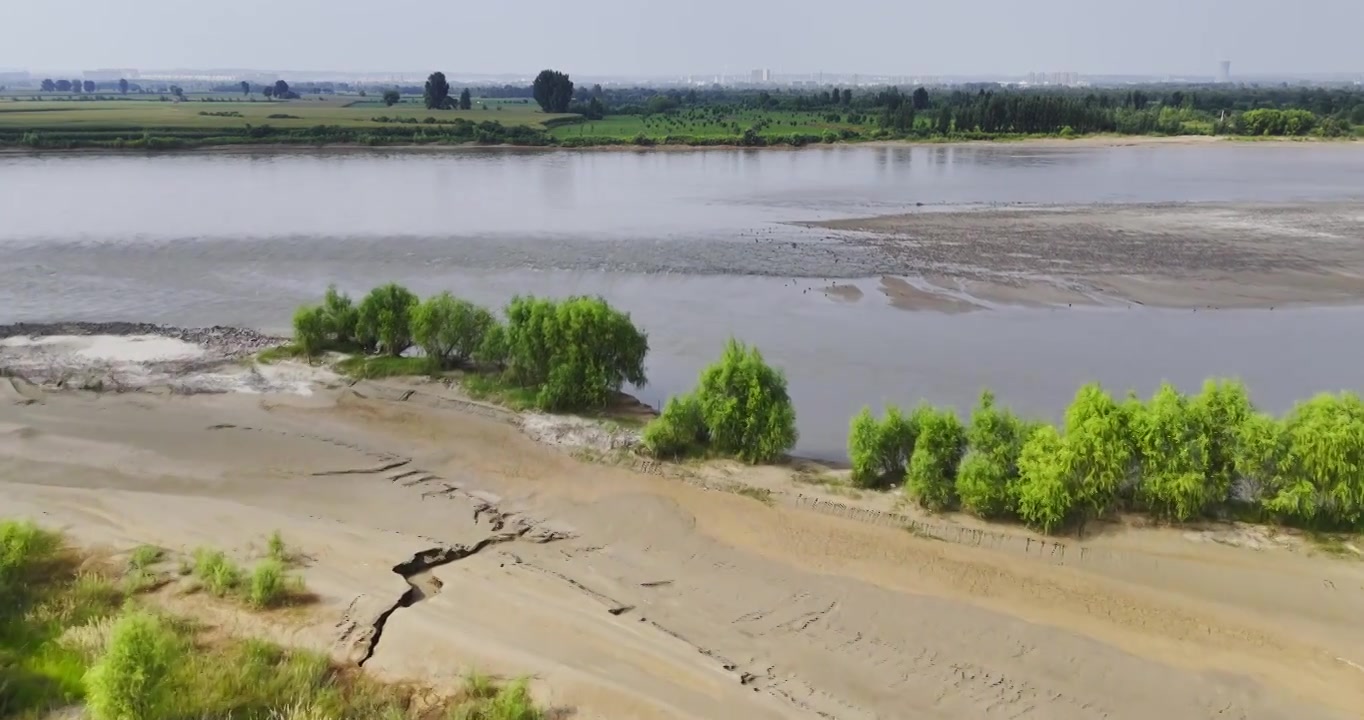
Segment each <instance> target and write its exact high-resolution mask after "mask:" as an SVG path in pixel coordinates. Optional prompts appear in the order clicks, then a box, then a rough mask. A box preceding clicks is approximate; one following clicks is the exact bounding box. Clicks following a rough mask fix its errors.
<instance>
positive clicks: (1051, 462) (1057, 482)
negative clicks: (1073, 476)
mask: <svg viewBox="0 0 1364 720" xmlns="http://www.w3.org/2000/svg"><path fill="white" fill-rule="evenodd" d="M1068 454H1069V449H1068V448H1067V447H1066V443H1065V441H1064V440H1062V438H1061V434H1060V433H1058V432H1057V431H1056V428H1055V427H1054V426H1052V425H1043V426H1041V427H1039V428H1037V429H1036V430H1034V431H1033V433H1032V435H1030V436H1029V437H1028V439H1027V441H1026V442H1024V443H1023V450H1022V452H1021V453H1020V454H1019V456H1018V475H1019V484H1018V517H1019V518H1021V519H1022V520H1023V522H1025V523H1027V524H1028V525H1029V526H1031V527H1033V528H1036V529H1038V530H1041V531H1042V532H1047V533H1050V532H1052V531H1054V530H1056V529H1057V528H1059V527H1061V525H1062V524H1063V523H1065V522H1066V519H1067V518H1068V517H1069V516H1070V514H1071V512H1072V510H1073V509H1074V506H1075V503H1076V501H1077V498H1076V496H1075V492H1074V490H1075V488H1074V487H1073V484H1072V483H1071V482H1069V477H1070V473H1069V471H1068V468H1067V466H1068V464H1069V462H1070V460H1069V458H1068V457H1067V455H1068Z"/></svg>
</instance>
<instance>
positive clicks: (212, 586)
mask: <svg viewBox="0 0 1364 720" xmlns="http://www.w3.org/2000/svg"><path fill="white" fill-rule="evenodd" d="M194 576H195V577H196V578H198V579H199V582H202V583H203V584H204V587H205V588H207V589H208V591H209V592H211V593H213V594H214V595H217V596H218V597H223V596H224V595H227V594H229V593H231V592H232V591H234V590H236V589H237V588H238V587H239V586H240V585H241V582H242V571H241V568H240V567H238V566H237V564H236V563H234V562H232V561H231V560H229V559H228V558H227V556H226V555H224V554H223V553H222V552H221V551H219V550H207V549H204V548H200V549H198V550H195V551H194Z"/></svg>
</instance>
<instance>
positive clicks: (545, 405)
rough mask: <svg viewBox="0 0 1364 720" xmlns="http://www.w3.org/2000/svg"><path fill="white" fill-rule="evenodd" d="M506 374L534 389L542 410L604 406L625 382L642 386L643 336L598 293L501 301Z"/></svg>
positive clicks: (645, 340)
mask: <svg viewBox="0 0 1364 720" xmlns="http://www.w3.org/2000/svg"><path fill="white" fill-rule="evenodd" d="M506 314H507V325H506V349H507V372H508V375H509V377H510V378H511V379H512V380H513V381H515V382H518V383H519V384H521V385H522V386H523V387H532V388H536V389H537V393H536V404H537V405H538V406H539V407H540V408H541V409H544V410H581V409H590V408H601V407H605V406H606V404H607V403H608V402H609V401H610V400H611V397H612V395H613V394H614V393H616V392H619V390H620V388H621V387H622V386H623V385H624V384H625V383H627V382H629V383H631V384H633V385H636V386H643V385H644V384H645V383H646V382H647V378H646V377H645V374H644V358H645V356H646V355H647V354H648V352H649V339H648V336H647V335H646V334H645V333H643V332H642V331H640V330H639V328H637V327H635V324H634V323H633V322H632V321H631V320H630V315H629V314H628V313H623V312H620V311H619V310H616V309H614V308H612V307H611V306H610V305H608V304H607V303H606V301H605V300H603V299H601V298H599V297H572V298H568V299H567V300H562V301H554V300H547V299H542V298H535V297H519V296H518V297H515V298H513V299H512V301H511V302H510V303H508V304H507V311H506Z"/></svg>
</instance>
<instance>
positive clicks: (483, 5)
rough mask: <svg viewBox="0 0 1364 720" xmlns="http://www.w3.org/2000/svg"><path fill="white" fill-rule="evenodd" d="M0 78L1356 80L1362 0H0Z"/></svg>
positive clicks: (1363, 57)
mask: <svg viewBox="0 0 1364 720" xmlns="http://www.w3.org/2000/svg"><path fill="white" fill-rule="evenodd" d="M0 37H3V40H0V67H19V68H23V67H27V68H32V69H34V70H81V69H91V68H97V67H133V68H170V67H200V68H206V67H238V68H269V69H297V70H354V71H361V70H373V71H422V70H426V69H442V70H445V71H447V72H452V73H459V72H470V73H494V72H533V71H536V70H538V69H540V68H543V67H555V68H560V69H562V70H565V71H567V72H569V73H577V74H583V75H599V74H612V75H654V74H684V73H697V74H703V73H716V72H720V71H722V70H728V71H729V72H731V73H739V72H746V71H747V70H748V69H750V68H756V67H768V68H772V69H773V70H774V71H775V72H779V73H782V72H796V73H803V72H814V71H818V70H824V71H828V72H862V73H887V74H906V75H914V74H929V75H938V74H942V75H946V74H1001V73H1023V72H1028V71H1031V70H1043V71H1057V70H1074V71H1077V72H1081V73H1095V74H1103V73H1140V74H1167V73H1187V74H1195V73H1196V74H1202V75H1212V74H1213V73H1214V72H1215V69H1216V63H1217V61H1218V60H1220V59H1223V58H1226V59H1230V60H1231V61H1232V71H1233V73H1236V72H1238V71H1239V72H1244V73H1256V72H1285V73H1294V72H1364V42H1361V37H1364V0H1301V2H1298V3H1284V2H1283V1H1282V0H1138V1H1137V2H1128V3H1122V2H1117V1H1115V0H935V1H934V2H924V1H922V0H838V1H837V2H827V1H823V0H821V1H816V0H684V1H683V2H660V1H659V0H484V1H483V2H473V1H470V0H463V1H455V0H381V1H380V0H225V1H221V2H213V1H207V2H201V1H198V0H124V1H123V2H118V0H0Z"/></svg>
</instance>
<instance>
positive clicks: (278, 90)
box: [275, 80, 289, 99]
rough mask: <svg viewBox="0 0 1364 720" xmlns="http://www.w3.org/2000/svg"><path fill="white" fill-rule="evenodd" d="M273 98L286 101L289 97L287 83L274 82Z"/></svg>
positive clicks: (281, 81)
mask: <svg viewBox="0 0 1364 720" xmlns="http://www.w3.org/2000/svg"><path fill="white" fill-rule="evenodd" d="M275 97H277V98H280V99H288V97H289V83H287V82H284V81H283V80H276V81H275Z"/></svg>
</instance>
